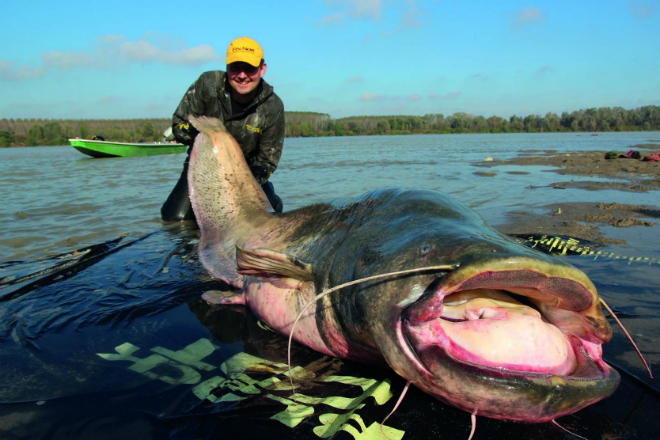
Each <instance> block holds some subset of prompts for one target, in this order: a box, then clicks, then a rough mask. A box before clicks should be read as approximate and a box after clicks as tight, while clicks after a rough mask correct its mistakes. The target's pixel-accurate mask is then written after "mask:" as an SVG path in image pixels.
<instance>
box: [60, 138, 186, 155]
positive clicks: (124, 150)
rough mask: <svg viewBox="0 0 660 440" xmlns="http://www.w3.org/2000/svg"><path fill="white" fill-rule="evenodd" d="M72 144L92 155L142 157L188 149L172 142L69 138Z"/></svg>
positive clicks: (176, 152) (84, 152)
mask: <svg viewBox="0 0 660 440" xmlns="http://www.w3.org/2000/svg"><path fill="white" fill-rule="evenodd" d="M69 142H70V143H71V146H72V147H73V148H75V149H76V150H78V151H80V152H81V153H83V154H86V155H88V156H91V157H96V158H100V157H140V156H156V155H159V154H178V153H184V152H185V151H186V146H185V145H183V144H176V143H171V142H161V143H135V144H133V143H124V142H107V141H95V140H89V139H69Z"/></svg>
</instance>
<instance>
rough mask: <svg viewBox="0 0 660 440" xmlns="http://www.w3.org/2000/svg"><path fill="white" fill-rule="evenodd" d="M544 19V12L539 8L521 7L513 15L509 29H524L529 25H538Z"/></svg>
mask: <svg viewBox="0 0 660 440" xmlns="http://www.w3.org/2000/svg"><path fill="white" fill-rule="evenodd" d="M544 21H545V14H544V13H543V11H542V10H540V9H539V8H523V9H521V10H519V11H518V12H516V13H515V14H514V15H513V20H512V22H511V29H513V30H514V31H520V30H524V29H526V28H527V27H529V26H533V25H540V24H542V23H543V22H544Z"/></svg>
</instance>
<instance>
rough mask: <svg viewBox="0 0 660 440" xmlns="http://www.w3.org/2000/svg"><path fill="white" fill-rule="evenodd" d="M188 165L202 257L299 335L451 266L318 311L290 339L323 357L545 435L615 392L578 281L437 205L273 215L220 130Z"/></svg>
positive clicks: (601, 326)
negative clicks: (538, 428) (392, 375)
mask: <svg viewBox="0 0 660 440" xmlns="http://www.w3.org/2000/svg"><path fill="white" fill-rule="evenodd" d="M191 122H192V123H193V124H194V126H195V127H196V128H197V129H198V130H199V131H200V134H199V135H198V136H197V138H196V140H195V144H194V148H193V151H192V154H191V157H190V168H189V172H188V183H189V187H190V199H191V202H192V206H193V209H194V212H195V216H196V219H197V222H198V224H199V227H200V229H201V239H200V243H199V258H200V261H201V262H202V264H203V266H204V267H205V268H206V269H207V270H208V271H209V272H210V273H211V275H212V276H214V277H215V278H218V279H221V280H224V281H226V282H227V283H229V284H230V285H231V286H233V289H232V290H233V292H207V293H205V294H204V295H203V297H204V299H206V301H208V302H209V303H212V304H245V305H247V306H248V307H249V308H250V309H251V311H252V313H254V314H255V315H256V316H257V317H258V318H259V319H261V320H262V321H264V322H266V323H267V324H268V325H269V326H270V327H272V328H273V329H275V330H277V331H278V332H280V333H282V334H284V335H288V334H289V332H290V331H291V328H292V324H293V323H294V321H295V319H296V317H297V315H298V314H299V313H300V312H301V311H302V310H303V309H304V307H305V305H307V304H308V303H309V302H310V301H312V300H313V298H314V297H315V296H316V295H317V294H318V293H319V292H322V291H323V290H325V289H328V288H332V287H333V286H337V285H340V284H343V283H345V282H348V281H351V280H356V279H359V278H365V277H369V276H373V275H376V274H382V273H386V272H394V271H400V270H402V269H411V268H416V267H426V266H433V265H450V266H451V267H452V269H453V270H446V271H442V272H437V271H436V272H433V271H426V272H421V273H418V274H412V275H406V276H399V277H394V278H392V279H388V280H382V279H381V280H378V281H371V282H366V283H362V284H356V285H354V286H351V287H350V288H345V289H342V290H340V291H336V292H334V293H331V294H329V295H327V296H325V297H323V298H322V299H319V300H318V301H316V302H315V303H314V304H313V305H312V306H311V307H309V308H308V309H307V310H306V311H305V313H304V314H303V315H302V318H301V319H300V322H298V324H297V325H296V327H295V331H294V334H293V338H294V339H295V340H296V341H298V342H299V343H301V344H304V345H306V346H307V347H310V348H312V349H314V350H317V351H319V352H321V353H325V354H327V355H330V356H336V357H339V358H345V359H351V360H355V361H360V362H364V363H371V364H376V365H383V366H389V367H390V368H392V369H393V370H394V371H395V372H396V373H397V374H399V375H401V376H402V377H404V378H405V379H406V380H408V381H409V382H411V383H412V384H414V385H415V386H416V387H418V388H420V389H421V390H423V391H425V392H426V393H429V394H431V395H433V396H435V397H436V398H438V399H440V400H442V401H444V402H447V403H449V404H450V405H453V406H456V407H458V408H461V409H463V410H465V411H467V412H469V413H471V414H477V415H482V416H487V417H493V418H500V419H509V420H519V421H530V422H543V421H548V420H553V419H555V418H556V417H560V416H563V415H566V414H570V413H573V412H575V411H577V410H579V409H581V408H583V407H585V406H587V405H589V404H592V403H594V402H596V401H598V400H601V399H603V398H605V397H607V396H609V395H610V394H612V393H613V392H614V390H615V389H616V387H617V385H618V383H619V379H620V377H619V374H618V373H617V372H616V371H615V370H613V369H612V368H611V367H610V366H609V365H607V364H606V363H605V362H604V361H603V359H602V348H601V344H603V343H606V342H608V341H609V340H610V338H611V336H612V330H611V327H610V325H609V323H608V322H607V320H606V319H605V317H604V316H603V313H602V310H601V306H600V301H599V297H598V294H597V293H596V288H595V287H594V285H593V283H592V282H591V281H590V280H589V278H588V277H587V276H586V275H585V274H584V273H583V272H581V271H580V270H578V269H576V268H574V267H572V266H570V265H568V264H566V263H564V262H562V261H560V260H559V259H557V258H556V257H552V256H548V255H544V254H542V253H540V252H537V251H535V250H532V249H529V248H527V247H525V246H522V245H520V244H518V243H516V242H514V241H513V240H511V239H509V238H508V237H506V236H504V235H503V234H501V233H499V232H498V231H496V230H494V229H492V228H491V227H489V226H488V225H486V223H485V222H484V220H483V219H482V218H481V217H480V216H479V215H478V214H476V213H475V212H474V211H472V210H470V209H469V208H467V207H465V206H463V205H462V204H460V203H458V202H456V201H454V200H452V199H451V198H449V197H447V196H446V195H443V194H441V193H438V192H435V191H428V190H406V189H378V190H375V191H372V192H369V193H367V194H365V195H363V196H362V197H359V198H357V199H353V200H350V201H343V202H331V203H330V202H329V203H319V204H315V205H311V206H307V207H304V208H300V209H296V210H294V211H290V212H285V213H283V214H275V213H274V212H273V210H272V208H271V207H270V205H269V204H268V200H267V198H266V196H265V195H264V193H263V192H262V190H261V188H260V186H259V185H258V184H257V182H256V181H255V179H254V178H253V177H252V174H251V173H250V170H249V168H248V166H247V163H246V162H245V159H244V157H243V153H242V152H241V149H240V147H239V145H238V144H237V143H236V141H235V140H234V139H233V138H232V137H231V135H229V134H228V133H227V132H226V130H225V129H224V127H223V125H222V123H221V122H220V121H218V120H216V119H210V118H193V117H191Z"/></svg>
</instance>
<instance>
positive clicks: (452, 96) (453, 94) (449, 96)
mask: <svg viewBox="0 0 660 440" xmlns="http://www.w3.org/2000/svg"><path fill="white" fill-rule="evenodd" d="M462 94H463V92H451V93H447V94H446V95H442V96H441V95H438V94H437V93H431V94H430V95H429V99H430V100H431V101H439V100H441V99H456V98H458V97H460V96H461V95H462Z"/></svg>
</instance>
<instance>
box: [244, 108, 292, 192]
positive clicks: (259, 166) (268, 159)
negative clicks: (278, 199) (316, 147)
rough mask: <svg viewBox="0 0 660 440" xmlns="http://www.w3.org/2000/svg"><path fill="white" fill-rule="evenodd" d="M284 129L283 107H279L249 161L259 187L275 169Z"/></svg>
mask: <svg viewBox="0 0 660 440" xmlns="http://www.w3.org/2000/svg"><path fill="white" fill-rule="evenodd" d="M284 128H285V125H284V106H283V105H280V106H279V109H278V111H277V113H275V114H274V115H273V123H272V124H271V125H269V126H268V127H267V128H266V129H265V130H264V132H263V134H262V135H261V139H260V141H259V149H258V151H257V153H256V155H255V156H254V158H253V160H251V161H250V162H251V164H250V170H251V171H252V174H254V177H255V178H256V179H257V182H259V185H263V184H264V183H266V182H267V181H268V179H269V178H270V175H271V174H273V173H274V172H275V170H276V169H277V164H278V163H279V162H280V157H281V156H282V148H283V147H284Z"/></svg>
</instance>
